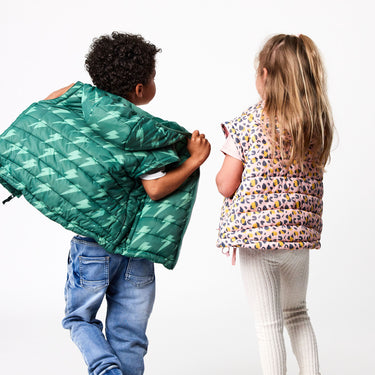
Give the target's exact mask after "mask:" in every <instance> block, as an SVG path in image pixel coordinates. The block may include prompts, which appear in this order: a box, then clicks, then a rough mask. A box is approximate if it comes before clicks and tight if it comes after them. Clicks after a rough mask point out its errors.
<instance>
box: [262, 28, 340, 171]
mask: <svg viewBox="0 0 375 375" xmlns="http://www.w3.org/2000/svg"><path fill="white" fill-rule="evenodd" d="M257 60H258V61H257V63H258V67H257V74H258V75H259V76H260V77H262V76H263V75H264V70H265V69H266V70H267V75H266V77H265V80H264V90H263V95H262V96H263V99H264V101H265V106H264V112H265V115H266V118H267V119H268V123H269V129H270V132H271V134H270V135H271V138H272V139H273V140H274V141H275V142H277V143H278V145H279V147H280V152H281V157H282V159H283V160H286V162H287V164H288V165H290V164H291V163H292V162H293V161H296V162H297V163H298V164H299V165H301V166H302V165H303V162H304V160H306V157H307V155H308V154H309V153H310V155H311V154H312V155H313V157H314V159H315V161H316V162H317V163H318V165H320V166H321V167H324V166H325V164H326V163H327V161H328V159H329V156H330V149H331V144H332V138H333V131H334V124H333V120H332V114H331V109H330V104H329V101H328V96H327V87H326V76H325V70H324V67H323V63H322V60H321V57H320V54H319V51H318V49H317V47H316V45H315V44H314V42H313V41H312V40H311V39H310V38H309V37H307V36H305V35H299V36H294V35H285V34H279V35H275V36H273V37H271V38H270V39H269V40H268V41H267V42H266V43H265V45H264V47H263V48H262V50H261V51H260V53H259V55H258V58H257ZM264 68H265V69H264Z"/></svg>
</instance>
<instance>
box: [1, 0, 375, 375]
mask: <svg viewBox="0 0 375 375" xmlns="http://www.w3.org/2000/svg"><path fill="white" fill-rule="evenodd" d="M370 5H371V2H370V0H368V1H366V0H357V1H347V0H325V1H322V0H316V1H314V2H312V1H303V0H292V1H279V0H269V1H267V2H263V3H262V2H259V1H257V2H255V1H239V0H232V1H220V0H216V1H204V0H200V1H198V0H190V1H185V2H181V1H172V0H171V1H167V0H164V1H163V0H162V1H144V0H138V1H120V0H112V1H106V2H104V1H98V0H80V1H77V0H74V1H73V0H65V1H63V2H55V1H47V0H34V1H28V0H18V1H11V0H4V1H2V3H1V11H0V38H1V44H0V49H1V59H0V80H1V82H0V84H1V86H0V87H1V91H0V103H1V115H2V119H1V122H0V132H2V131H3V130H5V129H6V128H7V127H8V126H9V124H10V123H11V122H12V121H13V120H14V119H15V118H16V116H17V115H18V114H19V113H20V112H21V111H22V110H23V109H24V108H25V107H26V106H28V105H29V104H30V103H31V102H33V101H35V100H39V99H42V98H44V97H45V96H47V95H48V94H49V93H50V92H52V91H54V90H55V89H58V88H60V87H63V86H66V85H68V84H70V83H72V82H74V81H77V80H80V81H84V82H90V80H89V77H88V75H87V73H86V72H85V70H84V63H83V62H84V56H85V54H86V52H87V49H88V46H89V44H90V43H91V41H92V39H93V38H94V37H96V36H99V35H102V34H107V33H110V32H111V31H113V30H117V31H126V32H132V33H140V34H142V35H143V36H144V37H145V38H146V39H148V40H150V41H151V42H153V43H155V44H156V45H157V46H159V47H161V48H162V49H163V52H162V53H161V54H159V55H158V57H157V59H158V62H157V76H156V83H157V89H158V91H157V95H156V97H155V99H154V100H153V101H152V102H151V103H150V104H149V105H148V106H146V107H143V108H144V109H145V110H147V111H149V112H151V113H153V114H155V115H157V116H159V117H162V118H165V119H169V120H174V121H177V122H179V123H180V124H181V125H183V126H185V127H186V128H188V129H190V130H194V129H196V128H197V129H199V130H201V131H202V132H204V133H205V134H206V136H207V138H208V139H209V140H210V141H211V143H212V154H211V156H210V158H209V160H208V161H207V162H206V164H205V165H204V166H203V167H202V169H201V172H202V178H201V182H200V187H199V194H198V199H197V203H196V206H195V209H194V212H193V216H192V219H191V223H190V226H189V229H188V231H187V233H186V236H185V240H184V243H183V247H182V252H181V257H180V260H179V263H178V265H177V267H176V269H175V270H174V271H168V270H166V269H163V267H162V266H157V269H156V272H157V300H156V303H155V307H154V312H153V315H152V318H151V320H150V324H149V331H148V335H149V339H150V348H149V353H148V355H147V357H146V375H147V374H153V375H172V374H173V375H174V374H177V373H178V374H179V375H187V374H189V375H190V374H197V375H206V374H216V375H224V374H225V375H227V374H236V375H245V374H260V373H261V372H260V365H259V360H258V353H257V344H256V338H255V333H254V329H253V322H252V316H251V312H250V309H249V308H248V305H247V302H246V301H245V297H244V293H243V290H242V285H241V280H240V274H239V267H238V266H236V267H232V266H231V264H230V260H229V259H228V258H226V257H225V256H223V255H222V254H221V253H220V251H219V250H218V249H216V247H215V241H216V228H217V223H218V215H219V209H220V205H221V202H222V198H221V197H220V196H219V194H218V193H217V191H216V187H215V183H214V178H215V174H216V172H217V171H218V169H219V168H220V165H221V162H222V158H223V156H222V155H221V153H220V151H219V149H220V146H221V144H222V142H223V136H222V134H221V130H220V127H219V124H220V122H221V121H224V120H228V119H232V118H233V117H235V116H236V115H238V114H239V113H240V112H241V111H242V110H243V109H245V108H246V107H247V106H249V105H250V104H253V103H254V102H255V101H256V100H257V99H258V97H257V94H256V90H255V88H254V85H255V79H254V78H255V74H254V57H255V54H256V52H257V51H258V49H259V47H260V46H261V44H262V43H263V41H264V40H265V39H266V38H267V37H268V36H270V35H271V34H275V33H294V34H299V33H304V34H307V35H309V36H310V37H311V38H312V39H313V40H314V41H315V42H316V44H317V45H318V46H319V48H320V50H321V52H322V54H323V56H324V60H325V64H326V68H327V72H328V83H329V95H330V99H331V104H332V108H333V113H334V118H335V122H336V127H337V130H338V132H337V133H338V137H337V139H336V142H335V144H336V146H335V149H334V151H333V152H332V162H331V163H330V165H329V166H328V168H327V174H326V176H325V211H324V233H323V239H322V249H321V250H320V251H314V252H312V254H311V255H312V256H311V272H310V287H309V294H308V304H309V307H310V313H311V317H312V321H313V324H314V326H315V330H316V334H317V338H318V344H319V349H320V358H321V366H322V374H335V375H337V374H340V375H356V374H373V373H374V371H375V359H374V355H373V350H374V345H373V339H374V334H375V323H374V316H375V302H374V297H375V296H374V292H373V288H374V284H375V272H374V271H373V269H372V263H374V262H375V256H374V253H375V246H374V224H375V220H374V212H375V205H374V200H375V189H374V182H373V181H374V179H373V172H374V164H373V160H374V156H373V152H372V151H373V150H372V149H373V148H374V146H373V144H374V139H375V133H374V126H375V121H374V115H375V113H374V112H375V109H374V108H375V106H374V99H375V98H374V91H373V90H374V85H375V80H374V74H373V65H374V51H373V49H374V36H375V28H374V21H373V11H372V10H371V8H370ZM7 196H8V194H7V191H6V190H5V189H4V188H2V187H0V198H1V200H3V199H5V198H6V197H7ZM70 237H71V233H69V232H67V231H66V230H64V229H63V228H62V227H60V226H59V225H58V224H55V223H53V222H51V221H49V220H48V219H46V218H44V217H43V216H42V215H41V214H40V213H39V212H38V211H37V210H36V209H34V208H33V207H32V206H31V205H29V204H28V203H27V202H26V201H25V200H24V199H23V198H21V199H14V200H13V201H11V202H10V203H8V204H7V205H5V206H3V205H1V207H0V251H1V257H0V259H1V263H0V267H1V272H0V295H1V305H0V324H1V326H0V363H1V370H0V372H1V373H2V374H7V373H12V374H14V375H21V374H22V375H24V374H31V375H34V374H35V375H44V374H53V375H62V374H71V375H81V374H85V373H86V367H85V365H84V363H83V360H82V358H81V355H80V353H79V352H78V349H76V347H75V346H74V344H73V343H72V342H71V341H70V338H69V333H68V332H67V331H65V330H63V328H62V327H61V323H60V322H61V319H62V317H63V312H64V295H63V289H64V284H65V278H66V258H67V253H68V248H69V240H70ZM288 355H289V358H288V366H289V369H290V372H289V373H290V374H296V373H297V367H296V364H295V360H294V358H293V356H292V354H291V350H290V348H289V347H288Z"/></svg>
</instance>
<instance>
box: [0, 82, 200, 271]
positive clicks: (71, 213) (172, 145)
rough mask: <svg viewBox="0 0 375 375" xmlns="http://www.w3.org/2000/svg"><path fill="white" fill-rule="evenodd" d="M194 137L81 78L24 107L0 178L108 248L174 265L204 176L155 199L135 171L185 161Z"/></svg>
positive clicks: (0, 158) (1, 145)
mask: <svg viewBox="0 0 375 375" xmlns="http://www.w3.org/2000/svg"><path fill="white" fill-rule="evenodd" d="M188 135H189V133H188V132H187V131H186V130H185V129H184V128H182V127H180V126H179V125H177V124H176V123H174V122H168V121H164V120H161V119H159V118H156V117H153V116H151V115H150V114H148V113H147V112H145V111H143V110H141V109H140V108H138V107H136V106H134V105H133V104H131V103H130V102H128V101H127V100H125V99H123V98H121V97H118V96H116V95H112V94H109V93H107V92H105V91H102V90H99V89H97V88H95V87H93V86H91V85H88V84H83V83H81V82H77V83H76V84H75V85H74V86H73V87H71V88H70V89H69V90H68V91H67V92H66V93H65V94H63V95H62V96H60V97H58V98H56V99H52V100H42V101H39V102H36V103H34V104H32V105H31V106H30V107H28V108H27V109H26V110H25V111H24V112H23V113H22V114H21V115H20V116H19V117H18V118H17V119H16V121H15V122H14V123H13V124H12V125H11V126H10V127H9V128H8V129H7V130H6V131H5V132H4V133H3V134H2V135H1V136H0V183H1V184H2V185H4V186H5V187H6V188H7V189H8V190H9V191H10V192H11V193H12V194H13V195H14V196H17V197H18V196H21V195H24V197H25V198H26V199H27V200H28V201H29V202H30V203H31V204H32V205H33V206H34V207H36V208H37V209H38V210H39V211H41V212H42V213H43V214H44V215H46V216H47V217H49V218H50V219H52V220H54V221H56V222H58V223H59V224H61V225H62V226H63V227H65V228H67V229H69V230H71V231H73V232H75V233H78V234H80V235H84V236H89V237H92V238H94V239H95V240H96V241H97V242H98V243H99V244H100V245H102V246H103V247H104V248H105V249H106V250H107V251H108V252H110V253H115V254H122V255H126V256H129V257H140V258H146V259H149V260H151V261H153V262H157V263H162V264H164V266H165V267H167V268H169V269H172V268H173V267H174V266H175V265H176V262H177V259H178V255H179V251H180V247H181V241H182V238H183V235H184V233H185V230H186V227H187V225H188V221H189V219H190V215H191V211H192V208H193V205H194V201H195V196H196V190H197V185H198V177H199V172H198V171H196V172H195V173H194V174H193V175H192V176H190V177H189V178H188V179H187V181H186V182H185V183H184V185H183V186H181V187H180V188H179V189H178V190H176V191H175V192H174V193H173V194H171V195H169V196H168V197H166V198H164V199H161V200H160V201H152V200H151V199H150V198H149V197H148V195H147V194H146V192H145V190H144V189H143V186H142V183H141V180H140V179H139V176H141V175H143V174H145V173H149V172H152V170H154V169H156V168H160V167H163V166H166V168H167V169H168V168H174V167H176V166H178V165H180V164H181V163H182V162H183V161H184V160H186V159H187V158H188V157H189V153H188V151H187V148H186V144H187V140H186V137H187V136H188Z"/></svg>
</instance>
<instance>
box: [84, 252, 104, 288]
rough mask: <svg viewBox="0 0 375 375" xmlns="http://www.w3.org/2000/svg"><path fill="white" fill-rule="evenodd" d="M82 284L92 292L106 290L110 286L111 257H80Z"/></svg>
mask: <svg viewBox="0 0 375 375" xmlns="http://www.w3.org/2000/svg"><path fill="white" fill-rule="evenodd" d="M79 274H80V284H81V286H82V287H84V288H86V289H90V290H97V289H101V288H105V287H107V286H108V284H109V256H106V257H87V256H82V255H81V256H80V257H79Z"/></svg>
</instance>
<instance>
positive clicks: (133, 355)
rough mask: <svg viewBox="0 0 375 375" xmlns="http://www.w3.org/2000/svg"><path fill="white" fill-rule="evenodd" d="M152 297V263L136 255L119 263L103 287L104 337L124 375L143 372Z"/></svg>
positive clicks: (153, 279) (153, 281)
mask: <svg viewBox="0 0 375 375" xmlns="http://www.w3.org/2000/svg"><path fill="white" fill-rule="evenodd" d="M154 299H155V275H154V264H153V263H152V262H150V261H148V260H146V259H138V258H130V259H129V261H128V262H123V263H122V266H121V267H120V268H119V271H118V272H117V274H116V276H115V277H114V278H113V279H112V280H111V282H110V285H109V288H108V290H107V319H106V337H107V340H108V342H109V343H110V344H111V346H112V348H113V350H114V351H115V352H116V355H117V357H118V358H119V360H120V362H121V369H122V371H123V373H124V374H126V375H142V374H143V372H144V361H143V357H144V356H145V354H146V352H147V346H148V340H147V337H146V328H147V323H148V319H149V317H150V314H151V311H152V308H153V303H154Z"/></svg>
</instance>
